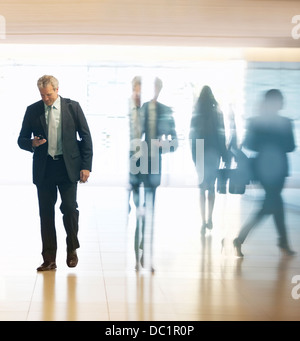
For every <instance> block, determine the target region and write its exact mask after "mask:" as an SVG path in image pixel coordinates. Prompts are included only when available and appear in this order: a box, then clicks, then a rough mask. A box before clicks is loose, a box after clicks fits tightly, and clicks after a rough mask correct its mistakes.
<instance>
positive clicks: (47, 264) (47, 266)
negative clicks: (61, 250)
mask: <svg viewBox="0 0 300 341" xmlns="http://www.w3.org/2000/svg"><path fill="white" fill-rule="evenodd" d="M54 269H56V263H55V262H44V263H43V264H42V265H41V266H39V267H38V268H37V269H36V270H37V271H49V270H54Z"/></svg>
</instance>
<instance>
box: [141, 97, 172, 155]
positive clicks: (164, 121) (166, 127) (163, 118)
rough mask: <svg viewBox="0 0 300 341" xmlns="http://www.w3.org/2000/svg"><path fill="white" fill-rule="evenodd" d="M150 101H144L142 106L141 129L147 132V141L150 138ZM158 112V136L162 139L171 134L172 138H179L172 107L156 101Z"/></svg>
mask: <svg viewBox="0 0 300 341" xmlns="http://www.w3.org/2000/svg"><path fill="white" fill-rule="evenodd" d="M149 103H150V102H146V103H144V104H143V105H142V108H141V126H142V127H141V130H142V133H144V134H145V139H146V141H147V139H148V136H147V135H148V133H147V131H148V113H149ZM156 113H157V117H156V138H157V139H160V138H161V137H162V136H163V135H166V136H168V135H170V136H171V139H172V140H174V139H177V134H176V129H175V121H174V118H173V111H172V109H171V108H170V107H168V106H166V105H165V104H162V103H160V102H156ZM171 151H173V150H171Z"/></svg>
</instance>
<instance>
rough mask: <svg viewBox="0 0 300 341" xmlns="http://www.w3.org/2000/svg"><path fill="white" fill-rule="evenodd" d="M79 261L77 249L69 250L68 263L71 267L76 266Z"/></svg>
mask: <svg viewBox="0 0 300 341" xmlns="http://www.w3.org/2000/svg"><path fill="white" fill-rule="evenodd" d="M77 263H78V257H77V252H76V250H74V251H68V252H67V265H68V267H69V268H75V266H76V265H77Z"/></svg>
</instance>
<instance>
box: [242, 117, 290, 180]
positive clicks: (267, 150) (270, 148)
mask: <svg viewBox="0 0 300 341" xmlns="http://www.w3.org/2000/svg"><path fill="white" fill-rule="evenodd" d="M244 146H245V147H246V148H247V149H250V150H253V151H255V152H257V153H258V154H257V157H256V160H255V172H256V176H257V177H258V180H260V181H264V182H266V181H268V182H272V181H273V182H277V181H278V182H280V181H282V180H283V179H284V178H285V177H286V176H288V175H289V166H288V159H287V153H289V152H292V151H293V150H294V149H295V147H296V146H295V140H294V133H293V124H292V121H291V120H290V119H288V118H287V117H283V116H279V115H272V116H257V117H252V118H250V119H249V120H248V127H247V130H246V136H245V140H244Z"/></svg>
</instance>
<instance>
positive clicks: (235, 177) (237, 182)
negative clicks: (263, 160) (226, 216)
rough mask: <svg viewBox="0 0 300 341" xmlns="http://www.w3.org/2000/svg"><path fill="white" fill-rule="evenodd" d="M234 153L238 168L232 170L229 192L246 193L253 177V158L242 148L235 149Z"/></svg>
mask: <svg viewBox="0 0 300 341" xmlns="http://www.w3.org/2000/svg"><path fill="white" fill-rule="evenodd" d="M233 155H234V159H235V162H236V168H233V169H231V170H230V176H229V193H231V194H244V193H245V191H246V186H247V185H249V184H250V181H251V180H252V178H253V175H252V173H253V170H252V163H251V162H252V160H251V159H250V158H248V156H247V155H246V154H245V153H244V152H243V151H242V150H241V149H235V150H234V151H233ZM250 160H251V161H250Z"/></svg>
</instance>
